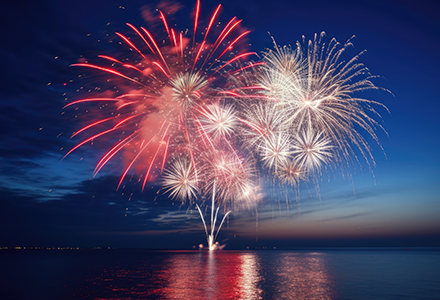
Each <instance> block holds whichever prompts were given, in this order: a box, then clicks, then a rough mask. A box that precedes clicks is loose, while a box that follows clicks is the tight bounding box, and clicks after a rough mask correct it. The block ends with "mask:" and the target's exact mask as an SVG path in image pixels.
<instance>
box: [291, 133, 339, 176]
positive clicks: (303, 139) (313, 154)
mask: <svg viewBox="0 0 440 300" xmlns="http://www.w3.org/2000/svg"><path fill="white" fill-rule="evenodd" d="M332 148H333V147H332V146H331V145H330V139H329V138H327V137H326V136H325V135H324V133H323V132H318V133H316V132H315V131H313V129H309V130H307V131H301V133H300V134H299V135H298V138H297V139H296V143H294V144H293V150H292V153H293V154H294V155H295V160H296V162H297V164H298V165H299V166H300V167H301V168H304V169H305V170H307V171H313V170H320V169H321V166H322V165H323V164H325V163H328V162H329V161H330V159H331V158H332V151H331V150H332Z"/></svg>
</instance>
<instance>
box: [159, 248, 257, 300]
mask: <svg viewBox="0 0 440 300" xmlns="http://www.w3.org/2000/svg"><path fill="white" fill-rule="evenodd" d="M166 273H167V275H168V278H167V285H166V286H165V287H163V288H161V289H160V294H162V296H163V298H164V299H188V297H190V298H191V299H259V298H260V297H259V295H260V294H261V289H259V288H258V287H257V283H258V281H259V277H260V275H259V266H258V264H257V262H256V258H255V256H254V255H245V254H243V253H234V252H202V253H200V254H199V255H197V256H196V257H194V256H189V255H177V256H176V257H175V258H174V259H173V261H172V264H171V266H170V268H169V269H168V270H167V272H166Z"/></svg>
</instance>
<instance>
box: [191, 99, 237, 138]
mask: <svg viewBox="0 0 440 300" xmlns="http://www.w3.org/2000/svg"><path fill="white" fill-rule="evenodd" d="M199 112H200V113H201V114H202V119H201V121H202V126H203V129H204V130H205V131H206V133H207V134H209V135H210V136H212V138H213V139H214V140H218V139H219V138H226V137H228V136H230V135H231V134H232V133H233V132H234V127H235V126H236V124H237V119H236V117H235V112H234V109H233V107H232V106H231V105H227V106H225V107H220V106H219V105H218V104H213V105H208V106H207V107H206V109H204V108H200V109H199Z"/></svg>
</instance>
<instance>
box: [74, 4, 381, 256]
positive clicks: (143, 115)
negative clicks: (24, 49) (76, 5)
mask: <svg viewBox="0 0 440 300" xmlns="http://www.w3.org/2000/svg"><path fill="white" fill-rule="evenodd" d="M220 8H221V6H220V5H219V6H218V7H217V8H216V10H215V11H214V13H213V15H212V16H211V18H210V19H209V22H208V25H207V26H206V27H203V29H202V28H200V27H201V26H200V24H199V12H200V1H197V4H196V11H195V18H194V28H193V30H185V31H179V30H177V29H175V28H171V27H170V26H169V24H168V21H167V20H166V17H165V14H164V13H163V12H161V11H159V15H160V20H161V22H162V23H163V26H164V32H166V38H165V39H162V41H161V43H158V42H157V40H158V39H157V37H155V35H153V34H152V33H151V32H150V31H148V30H147V29H145V28H143V27H140V28H137V27H135V26H133V25H132V24H127V25H128V27H129V28H130V29H131V30H132V35H131V36H127V35H123V34H121V33H116V35H117V37H118V39H121V40H122V41H123V42H124V43H125V45H127V46H128V48H129V49H131V50H132V53H133V55H136V57H135V58H132V60H129V59H124V60H118V59H116V58H114V57H110V56H105V55H100V56H99V57H100V58H101V59H103V60H105V61H106V62H107V65H95V64H89V63H88V62H81V63H78V64H74V66H80V67H87V68H90V69H92V70H93V72H102V73H105V74H108V75H110V76H111V79H108V80H107V81H110V82H112V83H114V84H115V86H114V88H113V89H112V90H110V89H108V90H106V91H105V97H104V96H103V97H90V98H86V99H81V100H77V101H74V102H71V103H69V104H67V105H66V107H71V106H74V105H75V106H76V105H84V104H88V105H90V106H92V107H93V108H96V106H95V105H97V104H100V106H99V107H98V108H99V109H100V110H102V109H103V110H104V111H106V112H107V113H108V115H104V116H103V117H102V118H100V119H99V120H95V121H94V122H91V123H89V124H87V125H86V126H84V127H83V128H81V129H80V130H78V131H77V132H75V133H74V134H73V135H72V137H74V136H77V135H85V134H86V133H89V132H91V133H90V134H89V136H88V137H86V138H84V139H83V140H82V141H81V142H80V143H78V144H77V145H76V146H75V147H73V148H72V149H71V150H70V151H69V152H68V153H67V154H66V156H67V155H69V154H70V153H72V152H73V151H75V150H76V149H78V148H79V147H81V146H83V145H86V144H88V143H90V142H93V141H94V140H96V139H98V138H102V139H105V138H107V140H111V141H113V140H117V142H116V143H115V144H114V145H113V146H112V147H111V148H110V149H109V150H108V151H107V152H106V153H105V154H104V156H103V157H102V158H101V159H100V160H99V162H98V164H97V165H96V168H95V171H94V175H96V174H98V172H99V171H100V170H101V169H102V168H103V167H104V166H105V165H106V164H107V163H108V162H109V161H110V160H112V158H114V157H115V156H117V155H120V154H121V153H123V154H124V157H125V160H126V165H125V167H124V170H123V172H122V176H121V179H120V181H119V185H118V188H119V187H120V186H121V184H122V183H123V181H124V179H125V178H126V176H127V175H128V174H129V173H130V171H131V173H133V174H134V173H139V174H140V176H139V181H142V190H143V189H144V187H145V185H146V183H147V181H148V180H154V179H155V178H156V177H158V176H162V177H161V181H160V182H161V184H162V190H163V191H164V192H165V193H166V194H168V195H169V196H170V197H171V198H173V199H179V200H180V201H182V203H185V202H189V203H190V205H191V204H194V205H195V207H196V208H197V210H198V212H199V214H200V217H201V219H202V222H203V225H204V229H205V232H206V236H207V242H208V247H209V249H210V250H214V249H215V245H216V244H215V240H216V237H217V235H218V233H219V231H220V229H221V227H222V225H223V223H224V221H225V219H226V217H227V216H228V215H229V214H230V213H231V211H232V209H236V208H242V207H245V208H250V207H252V206H254V205H256V203H257V202H258V200H259V199H260V198H261V195H260V187H259V178H260V175H261V174H260V173H259V172H260V171H261V170H263V169H264V170H265V171H264V172H261V173H264V174H267V175H269V176H271V177H273V178H276V179H277V180H278V181H279V182H280V183H281V184H283V185H290V186H293V187H294V188H295V192H296V194H297V195H298V190H299V185H300V183H301V181H307V180H308V178H309V177H310V176H315V177H316V176H317V175H320V174H321V169H322V168H323V167H324V166H327V165H331V164H341V165H342V161H343V160H345V161H352V160H353V157H354V159H355V160H358V159H357V157H356V153H355V152H356V151H360V152H361V154H362V155H363V157H364V158H365V160H366V161H367V163H368V165H369V166H370V164H371V163H372V164H373V165H374V159H373V156H372V153H371V149H370V146H369V145H368V143H367V141H366V140H365V139H364V137H363V136H362V135H361V133H360V132H358V129H361V130H363V131H366V132H367V133H368V134H369V135H370V136H371V137H372V138H373V139H374V140H375V141H376V142H377V143H378V144H379V145H380V143H379V140H378V137H377V135H376V133H375V130H376V128H381V129H383V128H382V126H380V125H379V124H378V122H377V121H375V120H374V118H373V117H371V116H370V115H369V113H371V114H374V115H376V116H379V114H378V113H377V112H376V110H375V109H374V108H373V105H380V106H383V105H382V104H380V103H377V102H375V101H371V100H366V99H362V98H358V97H357V96H356V95H357V93H358V92H361V91H365V90H370V89H379V88H378V87H376V86H375V85H374V84H373V83H372V81H371V79H372V78H373V77H374V76H372V75H371V74H370V73H369V71H368V69H367V68H366V67H365V66H364V65H363V64H362V63H359V62H358V59H359V56H360V55H361V54H362V53H360V54H358V55H356V56H354V57H353V58H351V59H349V60H348V61H347V62H345V61H343V60H342V57H343V56H344V55H345V52H346V49H347V48H348V47H349V46H351V42H350V40H349V41H347V42H346V43H345V44H344V45H341V44H339V43H338V42H337V41H336V39H332V40H330V42H329V43H328V44H325V43H324V39H323V37H324V34H323V33H322V34H321V35H319V36H318V35H315V37H314V39H313V40H310V41H307V42H306V40H305V39H304V38H303V41H302V42H298V43H297V44H296V48H291V47H280V46H278V45H277V44H275V49H274V50H268V51H266V52H264V53H263V54H262V61H259V62H246V59H247V58H249V57H250V56H251V55H253V54H256V53H255V52H245V51H244V49H243V47H241V46H240V44H242V43H243V41H244V37H245V36H246V35H247V34H248V33H249V31H241V30H240V29H239V24H240V22H241V21H240V20H237V19H236V18H235V17H234V18H232V19H231V20H230V21H229V22H228V23H226V25H225V26H220V25H219V24H220V23H218V25H216V24H217V18H218V15H219V11H220ZM189 32H191V33H192V34H193V35H192V37H188V35H189V34H188V33H189ZM200 33H202V35H203V39H202V40H201V41H199V39H198V38H197V37H198V36H199V34H200ZM159 44H160V46H159ZM103 103H104V104H103ZM100 115H103V114H100ZM379 117H380V116H379ZM208 198H210V199H211V219H210V221H211V224H210V230H208V226H207V224H206V222H205V217H204V214H203V213H202V210H201V208H200V206H199V204H200V205H202V204H201V203H203V201H204V200H206V199H208ZM286 201H287V200H286ZM216 204H217V209H216V208H215V205H216ZM221 206H223V207H224V215H223V218H222V221H221V222H220V225H219V226H218V228H217V231H216V230H215V229H216V224H217V217H218V213H219V209H220V207H221Z"/></svg>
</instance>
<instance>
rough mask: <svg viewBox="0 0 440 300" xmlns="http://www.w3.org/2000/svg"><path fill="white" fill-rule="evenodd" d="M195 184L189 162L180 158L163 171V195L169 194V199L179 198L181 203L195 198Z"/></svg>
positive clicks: (191, 166) (195, 180) (194, 177)
mask: <svg viewBox="0 0 440 300" xmlns="http://www.w3.org/2000/svg"><path fill="white" fill-rule="evenodd" d="M197 182H198V181H197V177H196V174H195V172H194V168H193V165H192V163H191V161H190V160H189V159H187V158H181V157H179V158H177V159H176V160H174V161H173V162H172V163H171V165H170V167H169V168H167V169H165V171H164V173H163V177H162V184H163V187H164V189H166V191H165V193H170V197H172V198H173V199H174V198H179V199H181V200H182V202H185V201H186V200H191V199H193V198H196V197H197V191H198V189H197Z"/></svg>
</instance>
